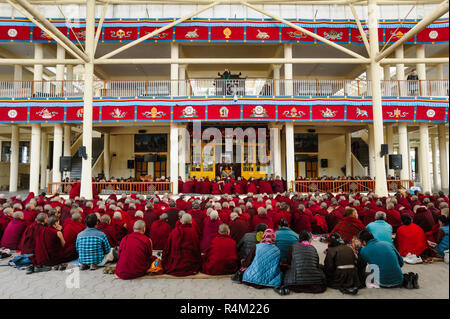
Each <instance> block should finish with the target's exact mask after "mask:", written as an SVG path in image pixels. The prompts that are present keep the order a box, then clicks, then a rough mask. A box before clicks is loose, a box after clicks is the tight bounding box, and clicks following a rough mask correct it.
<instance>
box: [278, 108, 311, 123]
mask: <svg viewBox="0 0 450 319" xmlns="http://www.w3.org/2000/svg"><path fill="white" fill-rule="evenodd" d="M309 113H310V110H309V105H295V106H293V105H279V106H278V119H280V120H309V118H310V114H309Z"/></svg>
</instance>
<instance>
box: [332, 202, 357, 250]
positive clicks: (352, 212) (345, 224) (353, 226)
mask: <svg viewBox="0 0 450 319" xmlns="http://www.w3.org/2000/svg"><path fill="white" fill-rule="evenodd" d="M343 216H344V217H343V218H342V219H341V220H340V221H339V222H338V223H337V225H336V226H335V227H334V228H333V230H331V232H330V233H338V234H339V235H341V237H342V240H343V241H344V242H345V243H349V242H350V241H351V240H352V239H353V237H354V236H357V235H358V234H359V233H360V232H361V230H363V229H366V227H365V226H364V224H363V223H362V222H361V221H360V220H359V219H358V213H357V211H356V209H355V208H353V207H347V208H346V209H345V212H344V215H343Z"/></svg>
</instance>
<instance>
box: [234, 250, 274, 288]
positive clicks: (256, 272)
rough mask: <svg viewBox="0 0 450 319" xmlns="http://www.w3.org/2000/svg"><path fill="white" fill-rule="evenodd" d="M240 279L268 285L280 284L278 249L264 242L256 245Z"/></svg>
mask: <svg viewBox="0 0 450 319" xmlns="http://www.w3.org/2000/svg"><path fill="white" fill-rule="evenodd" d="M242 281H245V282H249V283H253V284H257V285H261V286H269V287H279V286H280V285H281V271H280V250H279V249H278V247H277V246H275V245H271V244H265V243H259V244H257V245H256V251H255V258H254V259H253V261H252V264H251V265H250V266H249V267H248V268H247V269H246V270H245V271H244V275H243V277H242Z"/></svg>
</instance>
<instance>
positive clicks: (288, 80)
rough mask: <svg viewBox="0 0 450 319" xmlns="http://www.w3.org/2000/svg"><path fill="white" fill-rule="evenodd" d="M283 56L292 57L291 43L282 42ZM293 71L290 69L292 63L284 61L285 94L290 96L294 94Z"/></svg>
mask: <svg viewBox="0 0 450 319" xmlns="http://www.w3.org/2000/svg"><path fill="white" fill-rule="evenodd" d="M284 57H285V58H286V59H292V44H291V43H285V44H284ZM292 75H293V71H292V63H286V64H285V65H284V79H285V84H284V87H285V90H286V92H285V95H287V96H291V95H294V83H293V81H292V79H293V76H292Z"/></svg>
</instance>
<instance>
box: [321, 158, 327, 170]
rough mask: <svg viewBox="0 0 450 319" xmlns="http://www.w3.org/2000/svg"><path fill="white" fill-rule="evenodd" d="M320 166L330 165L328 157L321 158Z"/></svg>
mask: <svg viewBox="0 0 450 319" xmlns="http://www.w3.org/2000/svg"><path fill="white" fill-rule="evenodd" d="M320 167H322V168H327V167H328V159H326V158H322V159H321V160H320Z"/></svg>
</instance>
